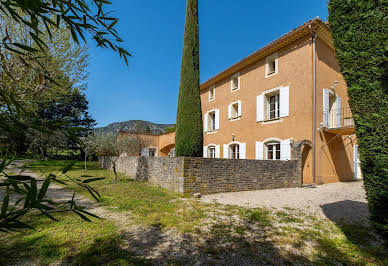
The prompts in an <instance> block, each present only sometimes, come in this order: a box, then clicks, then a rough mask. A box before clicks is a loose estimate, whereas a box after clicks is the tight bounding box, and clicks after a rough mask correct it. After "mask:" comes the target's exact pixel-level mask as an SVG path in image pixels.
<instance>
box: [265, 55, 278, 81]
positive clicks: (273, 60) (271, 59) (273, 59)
mask: <svg viewBox="0 0 388 266" xmlns="http://www.w3.org/2000/svg"><path fill="white" fill-rule="evenodd" d="M265 61H266V64H265V77H266V78H268V77H269V76H272V75H275V74H277V73H278V54H277V53H274V54H273V55H270V56H268V57H267V58H266V60H265Z"/></svg>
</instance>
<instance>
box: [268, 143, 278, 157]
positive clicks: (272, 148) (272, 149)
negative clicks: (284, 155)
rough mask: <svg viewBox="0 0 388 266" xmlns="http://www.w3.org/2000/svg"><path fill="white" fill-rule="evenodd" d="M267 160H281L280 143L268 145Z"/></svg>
mask: <svg viewBox="0 0 388 266" xmlns="http://www.w3.org/2000/svg"><path fill="white" fill-rule="evenodd" d="M266 147H267V158H266V159H267V160H280V143H279V142H270V143H267V144H266Z"/></svg>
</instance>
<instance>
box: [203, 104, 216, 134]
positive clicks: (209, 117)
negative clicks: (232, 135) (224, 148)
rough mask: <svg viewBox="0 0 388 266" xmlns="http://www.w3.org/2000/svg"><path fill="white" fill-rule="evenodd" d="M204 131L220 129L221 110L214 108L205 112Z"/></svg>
mask: <svg viewBox="0 0 388 266" xmlns="http://www.w3.org/2000/svg"><path fill="white" fill-rule="evenodd" d="M203 117H204V121H203V127H204V132H214V131H217V130H218V129H220V110H219V109H213V110H211V111H208V112H206V113H205V114H204V116H203Z"/></svg>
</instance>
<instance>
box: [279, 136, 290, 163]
mask: <svg viewBox="0 0 388 266" xmlns="http://www.w3.org/2000/svg"><path fill="white" fill-rule="evenodd" d="M280 160H291V141H290V139H285V140H282V141H281V142H280Z"/></svg>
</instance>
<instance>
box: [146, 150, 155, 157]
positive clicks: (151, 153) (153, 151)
mask: <svg viewBox="0 0 388 266" xmlns="http://www.w3.org/2000/svg"><path fill="white" fill-rule="evenodd" d="M148 155H149V157H155V155H156V148H149V150H148Z"/></svg>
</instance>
